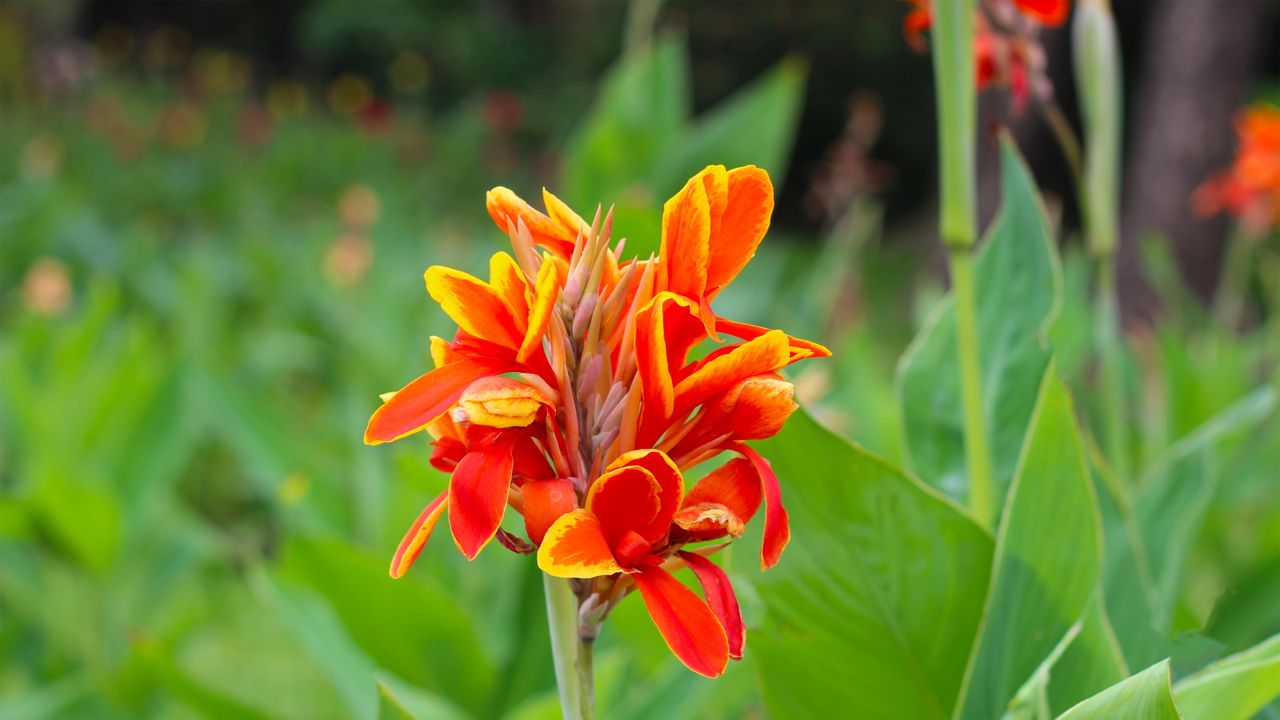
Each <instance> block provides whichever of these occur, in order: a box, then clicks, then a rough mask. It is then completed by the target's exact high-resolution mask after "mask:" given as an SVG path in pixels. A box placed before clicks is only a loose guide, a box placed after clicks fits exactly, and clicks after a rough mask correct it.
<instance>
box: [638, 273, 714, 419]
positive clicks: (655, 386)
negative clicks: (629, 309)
mask: <svg viewBox="0 0 1280 720" xmlns="http://www.w3.org/2000/svg"><path fill="white" fill-rule="evenodd" d="M704 332H705V331H704V329H703V324H702V322H701V321H700V320H699V319H698V306H697V304H696V303H695V302H694V301H692V300H690V299H688V298H686V297H684V296H682V295H677V294H675V293H672V292H661V293H658V294H657V295H656V296H654V298H653V299H652V300H650V301H649V302H648V303H647V304H646V305H645V306H644V307H643V308H641V309H640V311H639V313H637V315H636V334H635V353H636V355H635V357H636V369H637V371H638V372H639V375H640V388H641V390H642V391H643V394H642V396H641V398H642V400H643V401H644V412H645V418H644V422H645V424H646V426H649V427H650V428H653V427H656V426H658V425H660V424H662V423H664V422H665V421H667V420H669V419H670V418H671V416H672V414H673V413H674V412H675V387H674V385H675V381H674V376H675V372H676V371H678V370H679V369H680V368H681V366H682V365H683V364H684V360H685V358H686V357H687V356H688V354H689V351H690V350H691V349H692V348H693V346H694V345H697V344H698V343H699V342H700V341H701V340H702V338H703V337H704V334H703V333H704ZM641 435H647V433H641Z"/></svg>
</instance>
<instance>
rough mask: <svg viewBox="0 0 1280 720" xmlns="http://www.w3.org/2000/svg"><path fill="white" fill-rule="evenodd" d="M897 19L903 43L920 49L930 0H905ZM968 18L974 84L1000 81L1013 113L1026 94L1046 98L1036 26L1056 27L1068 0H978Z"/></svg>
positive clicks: (984, 86) (928, 19) (929, 22)
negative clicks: (900, 18)
mask: <svg viewBox="0 0 1280 720" xmlns="http://www.w3.org/2000/svg"><path fill="white" fill-rule="evenodd" d="M908 2H909V3H911V5H912V9H911V11H910V12H908V13H907V16H906V18H904V19H903V22H902V32H903V34H904V35H905V36H906V39H907V44H908V45H910V46H911V47H912V48H914V49H915V50H916V51H918V52H923V51H924V49H925V47H926V43H925V39H924V32H925V31H926V30H928V29H929V28H930V27H932V26H933V10H932V6H933V2H932V0H908ZM979 7H980V10H979V12H978V15H977V17H975V18H974V22H975V25H976V35H975V36H974V39H973V54H974V72H975V75H976V77H975V79H974V82H975V83H976V84H977V87H978V90H985V89H987V88H989V87H1002V88H1006V89H1008V91H1009V94H1010V95H1011V96H1012V97H1013V109H1014V112H1015V113H1021V112H1022V111H1023V110H1024V109H1026V106H1027V101H1028V100H1030V99H1031V98H1049V97H1051V96H1052V94H1053V85H1052V84H1051V83H1050V82H1049V77H1048V75H1047V74H1046V73H1045V67H1046V64H1045V53H1044V47H1043V46H1042V45H1041V44H1040V37H1039V34H1040V28H1041V27H1058V26H1059V25H1062V24H1063V23H1064V22H1066V20H1067V16H1068V15H1069V14H1070V11H1071V4H1070V0H980V2H979Z"/></svg>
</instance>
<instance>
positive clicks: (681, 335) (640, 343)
mask: <svg viewBox="0 0 1280 720" xmlns="http://www.w3.org/2000/svg"><path fill="white" fill-rule="evenodd" d="M543 198H544V204H545V207H546V212H545V213H544V212H541V211H539V210H537V209H535V208H533V207H532V206H530V205H529V204H528V203H526V202H525V201H523V200H521V199H520V198H519V197H517V196H516V195H515V194H514V193H512V192H511V191H510V190H508V189H506V188H501V187H499V188H495V189H494V190H492V191H490V192H489V194H488V197H487V206H488V210H489V214H490V215H491V216H492V217H493V219H494V221H495V222H496V223H497V224H498V226H499V227H500V228H501V229H503V230H504V231H506V232H507V233H508V234H509V235H510V238H511V243H512V246H513V250H514V254H513V255H508V254H507V253H505V252H499V253H497V254H495V255H494V256H493V257H492V258H491V260H490V263H489V279H488V281H485V280H482V279H480V278H476V277H473V276H471V275H469V274H467V273H464V272H461V271H458V270H454V269H451V268H447V267H439V266H436V267H432V268H430V269H428V270H427V272H426V284H427V292H428V293H430V295H431V297H432V298H434V299H435V300H436V301H437V302H439V303H440V305H441V306H442V307H443V309H444V311H445V312H446V313H447V314H448V315H449V317H450V318H452V319H453V320H454V321H455V322H456V323H457V325H458V332H457V334H456V335H455V336H454V337H453V339H452V340H445V339H442V338H438V337H433V338H432V339H431V355H432V359H433V361H434V364H435V369H434V370H432V371H431V372H428V373H427V374H425V375H423V376H421V377H419V378H418V379H416V380H414V381H413V382H411V383H409V384H408V385H407V386H405V387H404V388H403V389H401V390H400V391H398V392H395V393H392V394H389V395H388V396H385V397H384V400H385V403H384V404H383V405H382V407H381V408H379V409H378V410H377V412H375V413H374V414H373V417H372V418H371V419H370V420H369V426H368V429H367V430H366V431H365V442H367V443H370V444H377V443H383V442H388V441H391V440H396V439H399V438H402V437H405V436H406V435H410V434H412V433H416V432H418V431H420V430H426V431H427V432H428V433H430V435H431V437H432V438H434V442H433V446H434V452H433V454H432V457H431V462H432V464H433V465H434V466H435V467H436V468H439V469H440V470H442V471H445V472H449V473H451V477H450V482H449V488H448V490H447V491H446V492H444V493H442V494H441V495H440V496H439V497H437V498H436V499H435V500H433V501H432V502H431V503H430V504H428V505H427V507H426V509H424V510H423V511H422V514H421V515H420V516H419V517H418V519H417V521H416V522H415V523H414V524H413V526H412V527H411V528H410V529H409V532H408V533H407V534H406V535H405V538H404V540H403V541H402V542H401V544H400V547H399V549H398V550H397V551H396V554H395V557H394V559H393V560H392V563H391V575H392V577H399V576H401V575H403V574H404V573H405V571H406V570H407V569H408V568H409V566H410V565H411V564H412V563H413V561H414V559H415V558H416V557H417V556H418V554H419V553H420V552H421V551H422V547H423V545H424V544H425V543H426V541H427V539H428V537H429V536H430V534H431V532H432V529H433V528H434V527H435V525H436V524H437V523H438V522H439V521H440V519H441V518H442V517H443V516H444V515H445V513H446V511H447V513H448V519H449V529H450V531H451V533H452V535H453V539H454V542H455V543H456V544H457V546H458V548H459V549H460V550H461V551H462V553H463V554H464V555H465V556H466V557H467V558H469V559H470V558H474V557H475V556H476V555H477V554H478V553H479V552H480V550H481V549H482V548H483V547H484V546H485V545H486V544H488V543H489V541H490V540H492V539H493V538H495V537H496V538H497V539H498V541H499V542H500V543H501V544H502V545H504V546H505V547H507V548H508V549H510V550H512V551H514V552H518V553H533V552H535V551H536V553H537V561H538V566H539V567H540V568H541V569H542V570H543V571H545V572H546V573H548V574H550V575H553V576H558V577H563V578H573V579H574V580H573V583H574V588H575V592H576V593H577V596H578V600H579V604H580V620H581V626H582V628H584V629H585V630H586V631H587V632H591V633H594V632H595V628H597V627H598V624H599V622H600V620H602V619H603V618H604V617H605V615H607V614H608V612H609V611H610V610H611V609H612V608H613V607H614V606H616V604H617V603H618V602H620V601H621V600H622V599H623V598H624V597H625V596H626V595H627V594H629V593H630V592H632V591H635V590H638V591H639V593H640V596H641V598H642V599H643V600H644V603H645V605H646V607H647V609H648V610H649V614H650V616H651V617H652V618H653V621H654V623H655V624H656V625H657V628H658V630H659V631H660V632H661V634H662V636H663V638H664V639H665V640H666V642H667V645H668V646H669V647H670V648H671V650H672V651H673V652H674V653H675V654H676V656H677V657H679V658H680V660H682V661H683V662H684V663H685V664H686V665H688V666H689V667H690V668H691V669H692V670H694V671H695V672H698V673H701V674H703V675H707V676H715V675H719V674H720V673H721V672H723V671H724V668H725V666H726V664H727V663H728V660H729V659H730V658H735V659H736V658H740V657H741V656H742V648H743V644H744V642H745V630H744V627H743V623H742V618H741V615H740V614H739V611H738V604H737V600H736V599H735V597H734V593H733V588H732V587H731V586H730V584H729V580H728V577H727V575H726V574H725V573H724V571H723V570H721V569H720V568H719V567H718V566H717V565H716V564H715V563H713V562H711V561H710V560H708V559H707V556H708V555H711V554H712V553H714V552H715V551H716V550H719V549H720V548H722V547H724V546H725V545H726V544H727V543H728V542H730V541H732V540H734V539H736V538H738V537H739V536H741V535H742V533H743V529H744V527H745V525H746V524H747V522H748V521H750V520H751V519H752V517H753V516H755V514H756V513H757V512H758V511H759V510H760V509H761V507H762V506H763V514H764V536H763V537H764V539H763V547H762V549H761V564H762V566H763V567H764V568H769V567H771V566H773V565H774V564H775V563H777V562H778V558H779V556H780V555H781V554H782V551H783V548H784V547H785V546H786V544H787V541H788V539H789V538H790V530H789V526H788V521H787V513H786V510H785V509H784V508H783V506H782V498H781V494H780V491H779V486H778V479H777V477H776V476H775V475H774V473H773V471H772V469H771V468H770V466H769V462H768V461H767V460H765V459H764V458H763V457H761V456H760V455H759V454H758V453H757V452H756V451H755V450H753V449H752V448H751V447H750V446H748V445H747V444H746V441H749V440H756V439H761V438H766V437H770V436H772V435H774V434H775V433H777V432H778V431H779V430H780V429H781V427H782V424H783V422H784V421H785V420H786V419H787V417H788V416H789V415H790V413H791V412H792V411H793V410H794V409H795V407H796V405H795V402H794V401H793V399H792V396H793V387H792V385H791V384H790V383H788V382H787V381H786V380H784V379H783V378H782V377H781V376H780V375H778V371H780V370H781V369H782V368H784V367H786V366H788V365H790V364H791V363H794V362H796V361H798V360H803V359H806V358H812V357H824V356H827V355H829V354H830V353H829V352H828V351H827V350H826V349H825V348H823V347H822V346H820V345H817V344H815V343H812V342H807V341H804V340H800V339H797V338H794V337H791V336H788V335H787V334H785V333H783V332H782V331H780V330H771V329H767V328H763V327H758V326H755V325H749V324H746V323H741V322H734V321H732V320H728V319H726V318H722V317H718V316H716V314H715V312H714V311H713V310H712V308H711V303H712V300H713V299H714V298H715V297H716V295H717V294H718V293H719V292H720V291H721V290H722V289H724V287H725V286H727V285H728V284H729V283H730V282H732V281H733V279H734V278H735V277H736V276H737V275H738V273H739V272H740V271H741V270H742V268H743V267H744V266H745V265H746V264H747V262H748V261H749V260H750V259H751V257H752V255H754V253H755V251H756V248H757V246H758V245H759V243H760V241H761V239H762V238H763V237H764V234H765V231H766V230H767V229H768V226H769V220H770V215H771V214H772V211H773V186H772V184H771V183H770V181H769V177H768V175H767V174H766V173H765V172H764V171H763V170H761V169H759V168H756V167H751V166H748V167H740V168H735V169H733V170H726V169H725V168H724V167H723V166H718V165H715V166H710V167H708V168H706V169H705V170H703V171H702V172H700V173H698V174H697V175H696V176H694V177H693V178H691V179H690V180H689V182H688V183H687V184H686V185H685V186H684V188H683V189H682V190H681V191H680V192H679V193H678V194H676V195H675V196H674V197H672V198H671V199H670V200H669V201H668V202H667V203H666V206H665V208H664V211H663V222H662V244H661V249H660V252H659V254H658V255H657V257H653V256H650V257H649V258H648V259H643V260H642V259H634V260H625V261H624V260H622V250H623V245H624V242H619V243H618V244H617V245H616V246H612V245H611V239H610V238H611V232H612V220H611V215H607V216H605V217H603V218H601V214H600V212H599V211H597V213H596V216H595V219H594V220H593V222H591V223H587V222H585V221H584V220H583V219H582V218H581V217H580V216H579V215H578V214H577V213H575V212H574V211H573V210H571V209H570V208H569V207H568V206H567V205H565V204H564V203H563V202H561V201H560V200H559V199H558V198H556V197H555V196H554V195H551V194H550V193H547V192H545V191H544V193H543ZM700 346H709V347H711V348H712V349H711V350H710V351H709V352H705V353H704V354H700V353H698V352H697V351H698V350H699V348H700ZM699 354H700V357H696V359H695V356H698V355H699ZM723 453H731V454H733V455H734V456H735V457H733V458H732V459H730V460H729V461H728V462H726V463H724V464H722V465H720V466H719V467H717V468H715V469H714V470H712V471H711V472H710V473H708V474H706V475H705V476H704V477H703V478H702V479H701V480H699V481H698V482H697V483H696V484H693V485H692V487H689V486H688V484H687V483H686V479H685V473H686V472H688V471H689V470H690V469H692V468H694V467H696V466H698V465H700V464H702V463H705V462H707V461H710V460H712V459H713V458H717V457H718V456H720V455H721V454H723ZM507 506H510V507H512V508H513V509H515V510H516V511H517V512H518V513H520V515H521V516H522V517H523V520H524V530H525V535H527V539H525V538H522V537H520V536H518V535H517V534H516V533H513V532H509V531H507V530H505V529H503V528H502V527H501V523H502V520H503V516H504V514H505V510H506V508H507ZM706 543H711V544H706ZM683 567H688V568H689V569H690V570H692V571H693V573H694V575H695V576H696V577H697V579H698V580H699V581H700V583H701V585H702V588H703V590H704V594H705V595H706V599H705V600H704V599H703V598H702V597H699V596H698V595H697V594H696V593H695V592H694V591H692V590H690V589H689V588H688V587H686V586H685V585H684V584H682V583H681V582H680V581H678V580H677V579H676V578H675V577H674V576H673V575H672V572H673V571H676V570H679V569H681V568H683Z"/></svg>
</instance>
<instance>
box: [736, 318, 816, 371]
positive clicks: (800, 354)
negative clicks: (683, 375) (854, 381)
mask: <svg viewBox="0 0 1280 720" xmlns="http://www.w3.org/2000/svg"><path fill="white" fill-rule="evenodd" d="M716 330H718V331H720V332H723V333H728V334H729V335H732V336H734V337H736V338H742V339H743V340H754V339H755V338H758V337H760V336H761V335H763V334H765V333H767V332H769V331H770V329H769V328H766V327H760V326H759V325H752V324H750V323H744V322H735V321H733V320H726V319H724V318H716ZM787 342H788V343H789V344H790V345H791V355H792V360H791V362H795V361H796V360H806V359H809V358H824V357H831V351H830V350H828V349H827V348H826V347H824V346H822V345H819V344H818V343H816V342H813V341H811V340H804V339H802V338H798V337H794V336H792V335H788V336H787Z"/></svg>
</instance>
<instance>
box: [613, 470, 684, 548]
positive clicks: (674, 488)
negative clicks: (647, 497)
mask: <svg viewBox="0 0 1280 720" xmlns="http://www.w3.org/2000/svg"><path fill="white" fill-rule="evenodd" d="M620 467H640V468H644V469H645V470H647V471H649V474H650V475H652V476H653V479H654V480H655V481H657V483H658V488H659V490H658V512H657V513H656V514H655V515H654V517H653V520H652V521H651V522H650V523H649V526H648V527H647V528H645V529H637V532H638V533H639V534H640V536H641V537H643V538H644V539H645V540H647V541H649V542H650V543H653V544H657V543H659V542H661V541H662V540H663V539H664V538H665V537H666V536H667V531H668V530H669V529H670V527H671V518H672V517H674V516H675V514H676V511H677V510H679V509H680V501H681V499H682V498H683V497H684V476H683V475H681V474H680V468H679V467H677V466H676V464H675V461H673V460H672V459H671V458H670V457H668V456H667V454H666V453H664V452H662V451H661V450H653V449H645V450H632V451H631V452H627V453H623V454H622V455H620V456H618V459H616V460H614V461H613V463H611V464H610V465H609V469H615V468H620Z"/></svg>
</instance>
